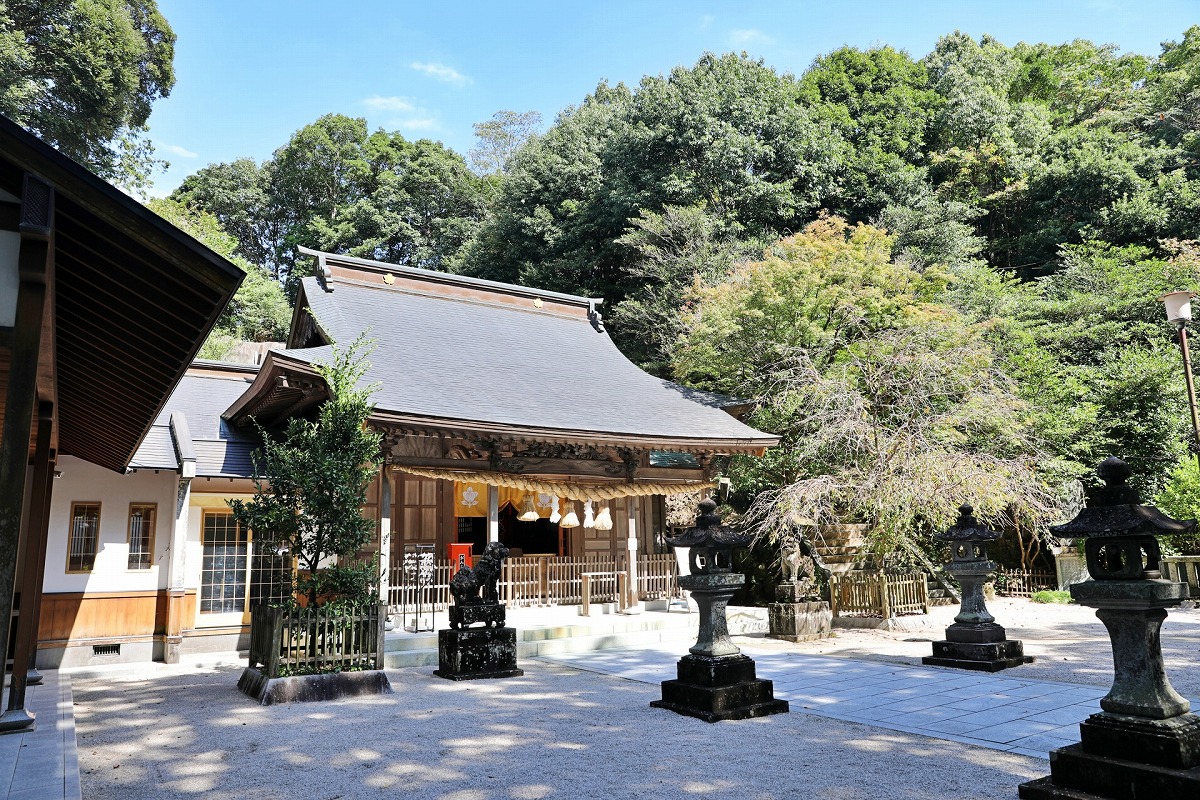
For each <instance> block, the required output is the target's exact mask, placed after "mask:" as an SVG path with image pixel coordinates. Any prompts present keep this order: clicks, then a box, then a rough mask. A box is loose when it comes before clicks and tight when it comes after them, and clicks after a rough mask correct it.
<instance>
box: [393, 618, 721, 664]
mask: <svg viewBox="0 0 1200 800" xmlns="http://www.w3.org/2000/svg"><path fill="white" fill-rule="evenodd" d="M680 616H681V617H682V616H683V615H682V614H680ZM689 616H690V617H691V618H692V620H693V624H692V625H689V626H687V627H683V626H671V627H655V628H651V629H649V630H631V631H619V632H616V631H614V632H608V633H591V634H589V635H577V636H567V637H561V638H552V637H548V638H538V637H537V636H532V637H526V636H525V634H538V633H542V631H539V630H536V629H535V630H531V631H521V630H518V632H517V636H518V639H517V658H518V659H522V658H537V657H538V656H546V655H557V654H560V653H584V652H591V651H594V650H611V649H617V648H623V647H637V646H640V645H647V644H656V643H660V642H671V643H678V644H679V646H680V655H682V654H683V653H684V652H685V651H686V650H687V645H690V644H692V643H694V642H695V640H696V624H698V622H699V620H698V615H696V614H692V615H689ZM420 638H421V639H422V640H424V639H425V638H426V637H420ZM389 644H390V643H389ZM384 665H385V666H386V667H387V668H388V669H403V668H405V667H436V666H437V665H438V651H437V637H436V635H435V636H434V637H433V646H432V647H422V648H415V649H403V650H391V649H389V650H388V651H387V652H386V653H385V655H384Z"/></svg>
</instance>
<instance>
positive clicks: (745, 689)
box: [650, 654, 788, 722]
mask: <svg viewBox="0 0 1200 800" xmlns="http://www.w3.org/2000/svg"><path fill="white" fill-rule="evenodd" d="M676 674H677V675H678V676H679V677H678V679H676V680H671V681H663V682H662V697H663V699H662V700H655V701H654V702H652V703H650V705H652V706H654V707H655V708H665V709H667V710H668V711H674V712H675V713H677V714H684V715H686V716H689V717H696V718H697V719H702V720H704V721H705V722H720V721H723V720H730V719H750V718H752V717H765V716H767V715H768V714H783V713H785V712H787V711H788V702H787V701H786V700H776V699H775V694H774V685H773V684H772V683H771V681H769V680H764V679H762V678H759V677H757V676H756V674H755V669H754V661H753V660H752V659H750V658H749V657H747V656H744V655H736V656H716V657H709V656H699V655H694V654H689V655H686V656H684V657H683V658H681V659H679V663H678V665H677V666H676Z"/></svg>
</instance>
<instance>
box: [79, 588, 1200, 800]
mask: <svg viewBox="0 0 1200 800" xmlns="http://www.w3.org/2000/svg"><path fill="white" fill-rule="evenodd" d="M989 608H990V609H991V610H992V612H993V613H994V614H995V615H996V617H997V620H998V621H999V622H1001V623H1002V624H1006V625H1007V626H1008V627H1009V631H1010V636H1012V637H1020V638H1022V639H1024V640H1025V642H1026V652H1028V653H1032V654H1034V655H1036V656H1038V662H1037V663H1035V664H1032V665H1028V666H1024V667H1021V668H1019V669H1020V674H1021V676H1022V677H1029V678H1036V679H1043V680H1061V681H1071V682H1075V683H1085V684H1093V685H1100V686H1104V685H1108V684H1109V683H1110V681H1111V674H1112V669H1111V658H1112V657H1111V653H1110V651H1109V646H1108V639H1107V636H1106V634H1105V631H1104V628H1103V626H1102V625H1100V624H1099V622H1097V621H1096V619H1095V617H1094V614H1093V612H1092V611H1091V610H1089V609H1083V608H1077V607H1073V606H1037V605H1033V604H1030V603H1028V602H1027V601H1011V600H999V601H996V602H995V603H992V604H989ZM954 612H955V609H953V608H949V609H947V608H939V609H935V613H934V614H933V615H931V617H930V618H929V619H925V620H912V621H909V622H908V625H909V627H911V628H913V629H912V630H906V631H892V632H879V631H859V630H856V631H839V635H838V636H837V637H836V638H834V639H830V640H826V641H823V642H815V643H805V644H798V645H791V644H787V643H783V642H777V641H774V640H769V639H761V638H757V637H748V638H747V639H746V640H745V641H747V642H750V641H753V643H754V645H755V646H756V647H763V646H770V647H780V648H787V649H794V650H797V651H801V652H813V653H823V654H826V655H839V656H844V657H849V658H870V659H884V660H889V661H898V662H904V663H919V659H920V657H921V656H922V655H925V654H926V653H928V652H929V644H928V640H929V639H931V638H935V637H940V628H941V627H942V626H943V625H944V624H946V623H947V622H949V621H950V618H951V617H952V616H953V613H954ZM1163 639H1164V650H1165V651H1166V653H1167V660H1168V674H1169V675H1170V676H1171V679H1172V681H1173V682H1174V684H1175V686H1176V687H1177V688H1178V689H1179V690H1180V691H1182V692H1184V693H1185V694H1187V695H1188V696H1191V697H1197V696H1200V666H1198V665H1197V662H1198V661H1200V659H1197V658H1196V655H1197V652H1198V651H1200V612H1197V611H1180V612H1175V613H1172V615H1171V618H1170V619H1169V621H1168V623H1167V625H1166V626H1165V627H1164V635H1163ZM682 652H683V648H682V647H681V653H682ZM521 666H522V667H523V668H524V669H525V671H526V674H525V677H523V678H513V679H508V680H503V681H477V682H476V681H467V682H462V683H455V682H451V681H444V680H441V679H439V678H436V677H433V676H432V675H431V674H430V670H429V669H428V668H414V669H405V670H395V671H389V678H390V679H391V681H392V686H393V688H394V689H395V693H394V694H391V695H386V696H382V697H373V698H353V699H347V700H341V701H336V702H328V703H296V704H292V705H285V706H273V707H266V708H264V707H261V706H257V705H255V704H253V703H252V702H251V701H249V700H248V699H247V698H245V697H243V696H242V695H240V694H239V693H238V692H237V690H236V688H235V684H236V682H237V676H238V674H239V672H238V670H236V669H229V668H217V669H208V670H191V671H179V672H176V673H173V674H172V673H168V674H165V675H163V676H160V677H156V678H153V679H146V678H117V677H107V678H103V679H101V678H90V679H82V678H79V679H76V680H75V681H74V682H73V684H74V694H75V703H76V706H75V713H76V724H77V731H78V744H79V762H80V772H81V780H82V785H83V795H84V797H85V798H89V799H90V798H121V799H122V800H125V798H131V797H132V798H146V799H147V800H152V799H153V798H168V797H170V798H174V797H181V796H184V797H213V798H216V797H221V798H250V799H253V800H257V799H258V798H296V797H304V798H314V800H333V799H334V798H376V797H380V798H382V797H388V798H393V797H397V796H400V797H405V798H431V799H432V798H436V799H437V800H502V799H505V800H507V799H509V798H511V799H513V800H524V799H525V798H564V799H566V798H617V799H618V800H620V799H622V798H640V797H647V798H648V797H654V798H735V797H736V798H751V799H752V800H774V799H775V798H800V797H803V798H821V799H828V800H857V799H858V798H872V799H873V800H890V799H891V798H897V799H902V800H907V799H908V798H929V799H930V800H932V799H933V798H939V799H940V798H945V797H957V798H979V799H980V800H983V799H984V798H989V799H990V798H997V799H998V798H1008V799H1012V798H1015V797H1016V786H1017V784H1018V783H1021V782H1023V781H1025V780H1029V779H1030V778H1034V777H1038V776H1041V775H1044V774H1046V773H1047V772H1048V767H1047V763H1046V761H1044V760H1042V759H1034V758H1027V757H1024V756H1019V755H1013V754H1007V753H1003V752H998V751H994V750H986V749H981V748H977V747H973V746H970V745H963V744H958V743H955V742H950V741H945V740H939V739H928V738H924V737H920V736H914V735H909V734H904V733H898V732H894V731H888V730H883V729H879V728H873V727H869V726H864V725H859V724H857V723H851V722H843V721H839V720H833V719H827V718H820V717H812V716H807V715H805V714H801V713H796V712H792V713H789V714H781V715H776V716H772V717H767V718H764V719H758V720H744V721H739V722H723V723H718V724H716V725H709V724H706V723H704V722H701V721H699V720H694V719H691V718H688V717H680V716H677V715H675V714H672V713H670V712H667V711H662V710H658V709H652V708H650V707H649V705H648V704H649V702H650V701H651V700H655V699H658V697H659V691H658V688H657V687H655V686H651V685H648V684H643V683H637V682H633V681H625V680H621V679H618V678H612V677H608V676H604V675H597V674H592V673H587V672H580V671H577V670H574V669H571V668H569V667H564V666H560V665H555V664H550V663H546V662H539V661H524V662H522V664H521ZM1008 674H1009V675H1013V674H1015V673H1008ZM665 677H670V676H664V678H665Z"/></svg>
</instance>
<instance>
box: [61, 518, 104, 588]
mask: <svg viewBox="0 0 1200 800" xmlns="http://www.w3.org/2000/svg"><path fill="white" fill-rule="evenodd" d="M99 539H100V504H99V503H72V504H71V534H70V536H69V537H68V539H67V572H91V571H92V567H94V566H95V565H96V544H97V542H98V541H99Z"/></svg>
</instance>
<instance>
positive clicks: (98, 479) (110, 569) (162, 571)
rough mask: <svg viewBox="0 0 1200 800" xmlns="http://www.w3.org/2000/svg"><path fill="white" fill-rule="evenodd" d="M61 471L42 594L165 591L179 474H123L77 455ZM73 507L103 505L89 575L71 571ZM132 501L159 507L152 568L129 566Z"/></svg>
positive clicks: (52, 509) (61, 464) (61, 460)
mask: <svg viewBox="0 0 1200 800" xmlns="http://www.w3.org/2000/svg"><path fill="white" fill-rule="evenodd" d="M57 469H58V470H59V471H60V472H61V473H62V477H60V478H55V479H54V494H53V496H52V502H51V505H50V530H49V536H48V537H47V538H48V542H47V546H46V579H45V581H44V582H43V584H42V591H43V592H45V593H51V592H125V591H132V592H136V591H150V590H154V589H161V588H165V587H166V586H167V578H168V569H167V564H168V559H169V558H170V554H169V553H170V545H171V529H172V527H173V525H174V522H175V498H176V490H177V488H178V486H179V483H178V475H177V473H175V472H174V471H173V470H160V471H158V472H157V473H156V472H155V471H154V470H138V471H136V472H134V473H131V474H128V475H119V474H117V473H116V472H112V471H111V470H107V469H104V468H102V467H98V466H96V465H95V464H91V463H88V462H87V461H83V460H82V459H78V458H74V457H72V456H62V457H61V458H59V460H58V466H57ZM72 503H100V539H99V542H98V543H97V545H96V564H95V567H94V568H93V569H92V571H91V572H89V573H72V574H67V571H66V568H67V537H68V536H69V533H70V528H71V504H72ZM130 503H157V504H158V513H157V518H156V519H155V525H154V559H153V561H152V563H151V566H150V569H148V570H131V569H129V568H128V566H129V505H130ZM198 574H199V572H198V571H197V575H198ZM193 585H194V584H193Z"/></svg>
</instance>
